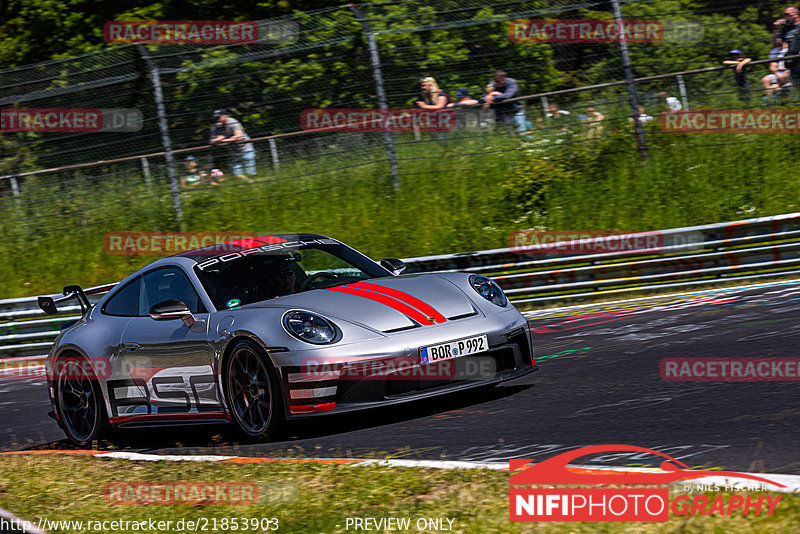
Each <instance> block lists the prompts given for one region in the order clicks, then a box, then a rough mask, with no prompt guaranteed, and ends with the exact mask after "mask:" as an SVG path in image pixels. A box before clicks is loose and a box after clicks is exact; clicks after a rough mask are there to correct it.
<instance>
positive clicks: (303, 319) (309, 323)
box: [283, 310, 336, 345]
mask: <svg viewBox="0 0 800 534" xmlns="http://www.w3.org/2000/svg"><path fill="white" fill-rule="evenodd" d="M283 327H284V328H285V329H286V331H287V332H289V333H290V334H291V335H293V336H294V337H296V338H297V339H299V340H300V341H305V342H307V343H314V344H316V345H324V344H326V343H332V342H333V340H334V339H335V338H336V327H335V326H334V325H333V323H332V322H330V321H329V320H327V319H326V318H324V317H322V316H321V315H317V314H315V313H311V312H307V311H300V310H295V311H290V312H286V314H284V316H283Z"/></svg>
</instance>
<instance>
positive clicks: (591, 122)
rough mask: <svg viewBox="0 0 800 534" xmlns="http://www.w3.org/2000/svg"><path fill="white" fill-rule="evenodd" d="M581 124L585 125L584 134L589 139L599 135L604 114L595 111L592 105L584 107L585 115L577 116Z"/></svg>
mask: <svg viewBox="0 0 800 534" xmlns="http://www.w3.org/2000/svg"><path fill="white" fill-rule="evenodd" d="M578 118H579V119H580V121H581V124H583V125H584V126H586V127H587V128H586V134H587V135H586V136H587V138H589V139H593V138H595V137H598V136H600V135H601V134H602V133H603V124H602V123H603V119H605V118H606V117H605V115H603V114H602V113H600V112H599V111H597V110H596V109H595V108H594V107H593V106H589V107H588V108H586V115H583V116H580V115H579V116H578Z"/></svg>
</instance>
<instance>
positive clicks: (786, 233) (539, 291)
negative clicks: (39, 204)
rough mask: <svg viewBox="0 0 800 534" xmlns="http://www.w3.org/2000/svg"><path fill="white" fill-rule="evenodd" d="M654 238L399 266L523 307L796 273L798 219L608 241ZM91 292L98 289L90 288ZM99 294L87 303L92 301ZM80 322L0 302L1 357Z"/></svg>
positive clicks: (30, 352) (22, 301)
mask: <svg viewBox="0 0 800 534" xmlns="http://www.w3.org/2000/svg"><path fill="white" fill-rule="evenodd" d="M654 235H657V236H658V242H659V243H658V247H653V248H648V249H637V250H623V251H616V252H606V253H602V254H583V255H577V254H572V255H565V254H555V253H554V252H553V250H554V249H556V248H557V247H558V246H559V245H558V243H555V244H550V245H547V246H538V247H519V248H513V249H512V248H502V249H495V250H483V251H478V252H465V253H458V254H446V255H441V256H425V257H418V258H409V259H407V260H405V261H406V264H407V265H408V272H409V273H423V272H442V271H464V272H472V273H479V274H484V275H487V276H491V277H492V278H494V280H496V281H497V282H498V283H499V284H500V286H501V287H502V288H503V290H504V291H505V292H506V294H507V295H508V296H509V298H510V299H511V300H512V301H513V302H514V303H515V304H518V305H524V306H526V307H530V306H535V305H536V304H539V303H548V304H549V303H552V302H558V301H563V300H568V299H581V298H585V297H588V296H594V295H598V294H613V293H616V292H623V291H624V292H635V291H645V290H652V289H654V288H688V287H692V286H695V285H698V284H713V283H715V282H726V281H730V280H750V279H763V278H769V277H775V276H787V275H798V274H800V213H790V214H786V215H776V216H773V217H761V218H757V219H748V220H742V221H734V222H729V223H718V224H709V225H704V226H691V227H686V228H672V229H669V230H663V231H660V232H642V233H637V234H626V235H624V236H615V237H616V238H617V239H618V240H621V239H629V240H631V242H635V241H633V240H634V239H635V238H637V237H639V238H641V237H642V236H650V237H652V236H654ZM590 241H591V240H584V241H577V242H575V243H572V246H576V245H577V246H578V247H580V246H581V245H584V244H587V245H588V244H589V243H590ZM640 241H641V239H640ZM111 287H113V284H109V285H107V286H106V287H105V289H106V290H108V289H110V288H111ZM98 288H103V286H98V287H97V288H91V289H98ZM103 294H104V293H103V292H100V293H95V294H91V295H89V299H90V301H91V302H92V303H94V302H97V300H98V299H99V298H100V297H101V296H102V295H103ZM79 316H80V307H79V306H70V307H66V308H64V309H63V310H62V314H60V315H58V316H50V317H45V316H44V314H43V313H42V311H41V310H40V309H39V306H38V305H37V300H36V297H26V298H17V299H7V300H0V358H4V357H11V356H42V355H45V354H47V352H48V350H49V348H50V346H51V344H52V341H53V339H54V338H55V337H56V336H57V335H58V332H59V330H60V328H61V327H62V326H63V325H64V324H67V323H68V322H70V321H73V320H75V319H78V318H79Z"/></svg>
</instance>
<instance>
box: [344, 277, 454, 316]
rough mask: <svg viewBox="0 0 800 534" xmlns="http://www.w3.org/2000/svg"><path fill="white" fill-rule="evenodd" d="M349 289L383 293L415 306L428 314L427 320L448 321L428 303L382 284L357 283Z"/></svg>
mask: <svg viewBox="0 0 800 534" xmlns="http://www.w3.org/2000/svg"><path fill="white" fill-rule="evenodd" d="M347 287H356V288H359V289H366V290H368V291H375V292H377V293H383V294H384V295H388V296H390V297H393V298H396V299H398V300H401V301H403V302H405V303H406V304H408V305H410V306H414V307H415V308H416V309H418V310H419V311H421V312H422V313H424V314H426V319H427V317H433V318H434V319H435V320H436V322H437V323H444V322H446V321H447V319H446V318H445V316H444V315H442V314H441V313H439V312H438V311H436V309H435V308H434V307H433V306H431V305H430V304H428V303H427V302H424V301H422V300H420V299H418V298H417V297H415V296H414V295H409V294H408V293H404V292H403V291H400V290H399V289H395V288H393V287H387V286H382V285H380V284H373V283H371V282H356V283H355V284H350V285H348V286H347ZM428 322H430V321H428Z"/></svg>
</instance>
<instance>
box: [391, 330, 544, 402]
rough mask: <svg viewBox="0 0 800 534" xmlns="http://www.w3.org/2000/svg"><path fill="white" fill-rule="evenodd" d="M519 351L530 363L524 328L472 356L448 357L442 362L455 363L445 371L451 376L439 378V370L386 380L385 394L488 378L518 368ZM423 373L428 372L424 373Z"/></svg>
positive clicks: (411, 391)
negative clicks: (495, 345) (419, 376)
mask: <svg viewBox="0 0 800 534" xmlns="http://www.w3.org/2000/svg"><path fill="white" fill-rule="evenodd" d="M515 345H516V346H515ZM517 351H519V353H520V355H521V360H522V362H524V363H528V362H529V361H530V360H529V359H528V358H529V355H530V350H529V348H528V337H527V335H526V333H525V331H524V330H522V329H520V330H517V331H515V332H512V333H511V334H509V338H508V341H507V342H506V343H504V344H503V345H501V346H499V347H497V348H494V349H490V350H488V351H486V352H481V353H478V354H472V355H470V356H463V357H461V358H454V359H452V360H445V361H444V362H442V363H446V362H449V363H450V364H451V365H455V368H454V369H452V368H451V371H450V372H449V373H441V374H448V375H449V376H446V377H443V378H439V377H438V376H436V373H432V376H431V377H426V378H419V379H416V380H386V381H385V382H384V395H385V396H386V397H387V398H392V397H397V396H403V395H408V394H410V393H414V392H417V391H426V390H430V389H434V388H438V387H443V386H449V385H453V384H457V383H461V382H470V381H482V380H486V379H489V378H492V377H494V376H496V375H497V374H498V373H503V372H506V371H513V370H514V369H516V368H517V355H516V354H517ZM430 365H436V364H430ZM423 369H424V367H423ZM423 374H425V373H424V372H423Z"/></svg>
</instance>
